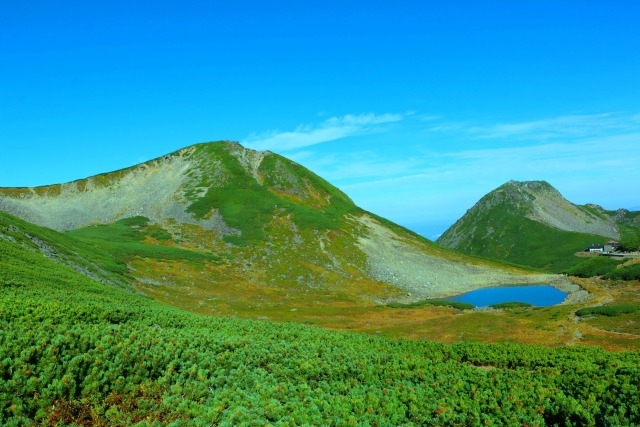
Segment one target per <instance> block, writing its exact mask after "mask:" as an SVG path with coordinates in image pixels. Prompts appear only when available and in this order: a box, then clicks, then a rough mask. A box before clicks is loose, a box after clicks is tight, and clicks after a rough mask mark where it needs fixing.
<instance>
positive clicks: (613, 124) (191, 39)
mask: <svg viewBox="0 0 640 427" xmlns="http://www.w3.org/2000/svg"><path fill="white" fill-rule="evenodd" d="M132 3H133V4H132ZM638 22H640V6H638V5H637V3H636V2H634V1H608V2H602V1H601V2H596V1H579V2H578V1H536V2H507V1H503V2H492V1H487V2H471V1H469V2H465V1H452V2H423V1H402V0H399V1H395V2H381V1H373V0H369V1H366V2H365V1H341V2H337V1H331V0H325V1H307V2H293V1H274V2H243V1H236V2H229V1H226V2H218V1H206V2H205V1H202V2H200V1H180V2H177V1H162V0H160V1H154V2H145V1H138V2H130V1H127V2H124V1H109V2H103V1H92V2H87V1H82V2H80V1H65V2H51V1H30V2H18V1H15V0H0V186H5V187H10V186H33V185H44V184H52V183H59V182H66V181H70V180H74V179H78V178H83V177H87V176H90V175H94V174H97V173H101V172H106V171H111V170H115V169H118V168H122V167H126V166H130V165H132V164H136V163H139V162H141V161H145V160H148V159H151V158H154V157H157V156H160V155H163V154H166V153H168V152H171V151H174V150H177V149H179V148H182V147H184V146H188V145H191V144H194V143H197V142H204V141H212V140H220V139H230V140H237V141H240V142H241V143H243V144H244V145H245V146H247V147H251V148H255V149H268V150H271V151H274V152H277V153H280V154H282V155H284V156H286V157H289V158H291V159H293V160H295V161H297V162H299V163H301V164H303V165H304V166H306V167H308V168H310V169H311V170H313V171H314V172H316V173H318V174H319V175H321V176H323V177H324V178H326V179H327V180H329V181H330V182H331V183H333V184H334V185H336V186H338V187H339V188H341V189H342V190H344V191H345V192H346V193H347V194H349V195H350V196H351V197H352V198H353V199H354V201H355V202H356V203H358V204H359V205H360V206H362V207H364V208H366V209H368V210H370V211H373V212H375V213H377V214H380V215H382V216H385V217H387V218H389V219H391V220H394V221H396V222H398V223H400V224H402V225H405V226H407V227H409V228H412V229H414V230H416V231H418V232H420V233H422V234H424V235H425V236H427V237H429V238H435V237H436V236H437V235H438V234H440V233H442V232H443V231H444V230H445V229H446V228H447V227H448V226H449V225H451V224H452V223H453V222H455V220H456V219H458V218H459V217H460V216H461V215H462V214H464V212H465V211H466V210H467V209H468V208H470V207H471V206H472V205H473V204H474V203H475V202H476V201H477V200H478V199H479V198H480V197H482V196H483V195H484V194H486V193H487V192H489V191H491V190H492V189H494V188H495V187H497V186H499V185H501V184H503V183H505V182H507V181H508V180H510V179H515V180H534V179H542V180H546V181H548V182H549V183H551V184H552V185H553V186H555V187H556V188H557V189H558V190H560V192H561V193H562V194H563V195H564V196H565V197H566V198H568V199H569V200H570V201H572V202H574V203H597V204H600V205H603V206H604V207H606V208H608V209H616V208H621V207H623V208H630V209H634V208H635V209H640V196H639V194H640V193H639V192H638V183H640V167H639V165H640V54H639V53H638V52H640V27H639V26H638Z"/></svg>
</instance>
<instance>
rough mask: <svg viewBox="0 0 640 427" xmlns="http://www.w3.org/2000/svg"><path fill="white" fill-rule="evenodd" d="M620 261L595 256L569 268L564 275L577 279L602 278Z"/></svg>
mask: <svg viewBox="0 0 640 427" xmlns="http://www.w3.org/2000/svg"><path fill="white" fill-rule="evenodd" d="M619 264H620V261H619V260H617V259H614V258H611V257H604V256H597V257H593V258H589V259H587V260H585V261H582V262H581V263H580V264H578V265H576V266H574V267H572V268H569V269H567V270H565V271H564V273H566V274H569V275H571V276H577V277H594V276H603V275H605V274H607V273H609V272H611V271H613V270H614V269H615V268H616V267H617V266H618V265H619Z"/></svg>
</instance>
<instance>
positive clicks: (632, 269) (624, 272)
mask: <svg viewBox="0 0 640 427" xmlns="http://www.w3.org/2000/svg"><path fill="white" fill-rule="evenodd" d="M603 278H604V279H609V280H640V264H633V265H630V266H628V267H618V268H615V269H613V270H611V271H610V272H609V273H607V274H605V275H604V277H603Z"/></svg>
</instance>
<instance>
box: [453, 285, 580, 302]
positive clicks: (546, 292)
mask: <svg viewBox="0 0 640 427" xmlns="http://www.w3.org/2000/svg"><path fill="white" fill-rule="evenodd" d="M566 296H567V293H566V292H562V291H559V290H558V289H556V288H554V287H553V286H549V285H540V286H510V287H504V288H485V289H476V290H475V291H471V292H467V293H466V294H462V295H458V296H455V297H451V298H447V300H449V301H458V302H466V303H468V304H473V305H475V306H476V307H485V306H488V305H493V304H499V303H503V302H524V303H527V304H531V305H535V306H540V307H548V306H551V305H556V304H560V303H561V302H562V301H564V299H565V298H566Z"/></svg>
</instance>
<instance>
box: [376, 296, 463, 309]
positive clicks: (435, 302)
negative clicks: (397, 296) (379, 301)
mask: <svg viewBox="0 0 640 427" xmlns="http://www.w3.org/2000/svg"><path fill="white" fill-rule="evenodd" d="M387 306H388V307H391V308H416V307H424V306H435V307H452V308H457V309H458V310H471V309H472V308H475V305H473V304H469V303H466V302H458V301H449V300H442V299H425V300H420V301H415V302H410V303H406V304H405V303H401V302H392V303H389V304H387Z"/></svg>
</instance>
